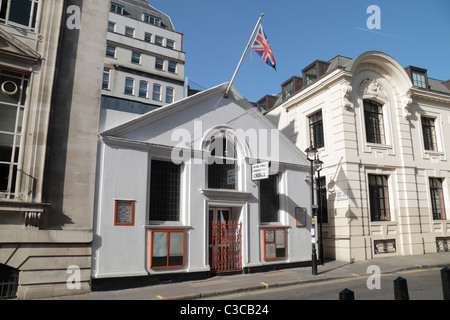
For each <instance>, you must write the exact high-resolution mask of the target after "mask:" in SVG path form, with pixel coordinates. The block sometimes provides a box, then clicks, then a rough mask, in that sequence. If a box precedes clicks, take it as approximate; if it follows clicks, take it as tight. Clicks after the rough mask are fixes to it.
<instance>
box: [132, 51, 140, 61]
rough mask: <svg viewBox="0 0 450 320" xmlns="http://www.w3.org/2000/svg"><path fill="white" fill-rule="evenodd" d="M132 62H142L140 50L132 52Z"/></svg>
mask: <svg viewBox="0 0 450 320" xmlns="http://www.w3.org/2000/svg"><path fill="white" fill-rule="evenodd" d="M131 62H132V63H137V64H141V54H140V53H139V52H135V51H133V52H131Z"/></svg>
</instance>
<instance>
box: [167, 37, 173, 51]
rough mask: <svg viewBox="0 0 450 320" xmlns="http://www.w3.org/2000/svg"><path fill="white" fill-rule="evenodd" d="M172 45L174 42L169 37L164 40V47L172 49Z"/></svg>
mask: <svg viewBox="0 0 450 320" xmlns="http://www.w3.org/2000/svg"><path fill="white" fill-rule="evenodd" d="M174 45H175V42H174V41H173V40H169V39H167V40H166V47H167V48H170V49H173V48H174Z"/></svg>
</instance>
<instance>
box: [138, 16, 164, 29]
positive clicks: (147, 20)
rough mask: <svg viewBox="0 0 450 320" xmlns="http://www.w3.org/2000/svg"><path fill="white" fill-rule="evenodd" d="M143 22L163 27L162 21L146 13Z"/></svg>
mask: <svg viewBox="0 0 450 320" xmlns="http://www.w3.org/2000/svg"><path fill="white" fill-rule="evenodd" d="M142 21H144V22H145V23H149V24H153V25H155V26H158V27H161V19H160V18H157V17H154V16H151V15H149V14H146V13H144V14H143V15H142Z"/></svg>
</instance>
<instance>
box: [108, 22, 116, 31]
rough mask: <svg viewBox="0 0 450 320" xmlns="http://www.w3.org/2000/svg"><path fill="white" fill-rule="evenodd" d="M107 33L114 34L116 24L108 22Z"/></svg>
mask: <svg viewBox="0 0 450 320" xmlns="http://www.w3.org/2000/svg"><path fill="white" fill-rule="evenodd" d="M108 31H109V32H116V23H115V22H111V21H108Z"/></svg>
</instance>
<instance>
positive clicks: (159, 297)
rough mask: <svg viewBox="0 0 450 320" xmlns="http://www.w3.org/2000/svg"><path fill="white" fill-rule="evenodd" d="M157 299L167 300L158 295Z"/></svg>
mask: <svg viewBox="0 0 450 320" xmlns="http://www.w3.org/2000/svg"><path fill="white" fill-rule="evenodd" d="M156 297H157V298H158V299H161V300H165V298H164V297H163V296H160V295H157V296H156Z"/></svg>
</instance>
